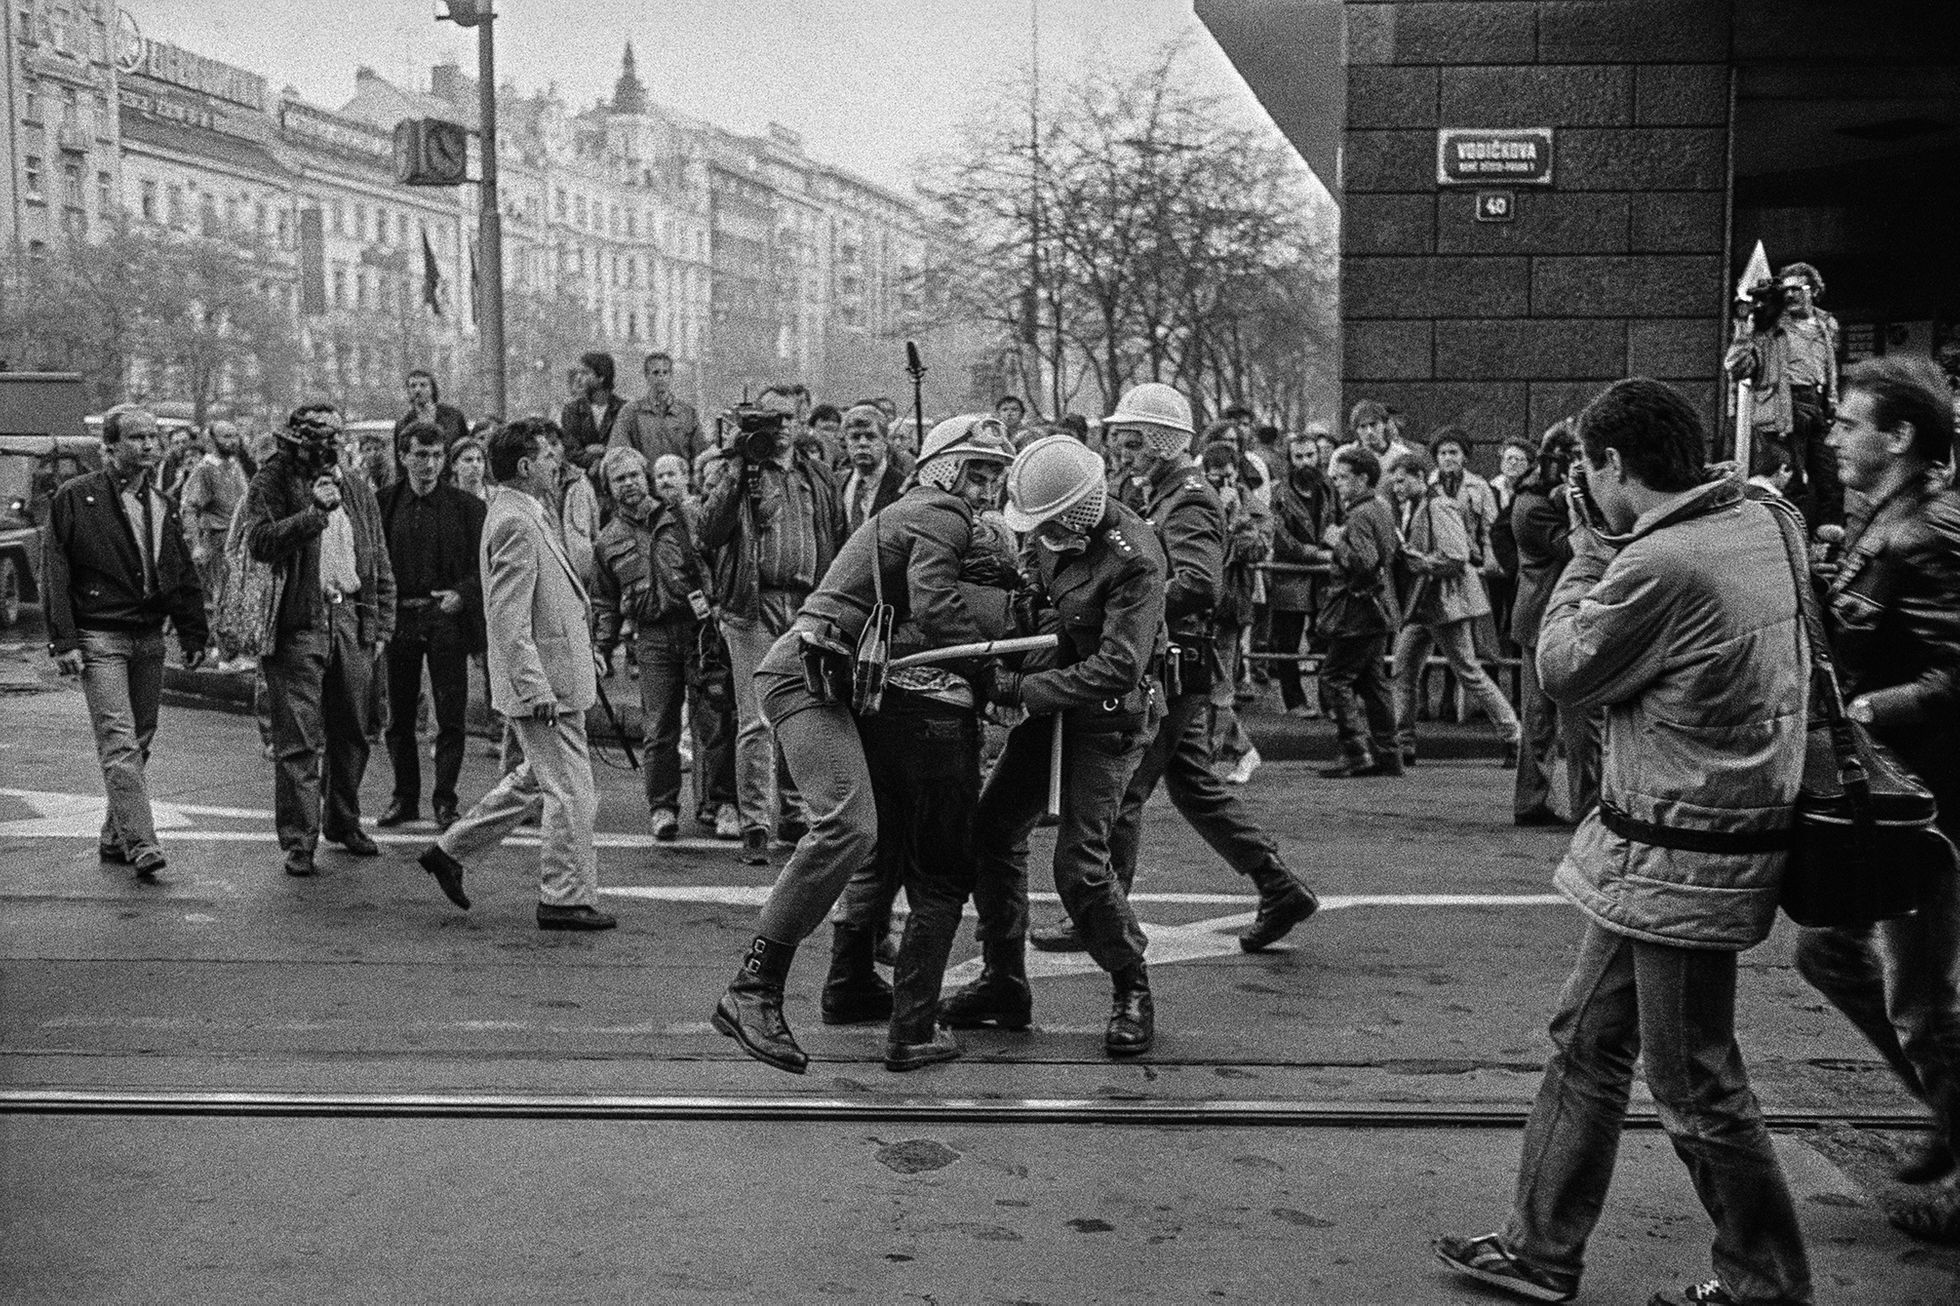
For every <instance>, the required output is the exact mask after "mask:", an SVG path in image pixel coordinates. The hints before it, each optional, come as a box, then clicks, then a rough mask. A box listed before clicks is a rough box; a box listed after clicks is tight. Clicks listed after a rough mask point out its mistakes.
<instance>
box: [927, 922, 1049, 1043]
mask: <svg viewBox="0 0 1960 1306" xmlns="http://www.w3.org/2000/svg"><path fill="white" fill-rule="evenodd" d="M980 955H981V957H982V958H983V959H984V965H983V966H982V967H981V970H980V977H979V978H978V979H976V980H974V981H973V982H972V983H971V984H968V985H966V986H965V987H963V988H961V989H960V991H959V992H957V993H955V994H954V995H953V996H952V997H950V998H947V999H946V1000H945V1001H944V1002H942V1003H940V1004H939V1021H940V1023H941V1024H942V1025H946V1026H949V1027H950V1028H952V1029H979V1028H980V1027H981V1026H983V1025H994V1026H998V1027H999V1028H1001V1029H1017V1030H1018V1029H1026V1028H1027V1027H1028V1026H1029V1025H1030V1024H1031V1023H1033V1020H1034V994H1032V993H1031V992H1029V991H1028V954H1027V943H1026V941H1025V940H1022V939H1010V940H1008V941H1006V942H1004V943H983V944H981V945H980Z"/></svg>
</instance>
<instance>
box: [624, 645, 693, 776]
mask: <svg viewBox="0 0 1960 1306" xmlns="http://www.w3.org/2000/svg"><path fill="white" fill-rule="evenodd" d="M697 629H699V625H698V623H697V622H695V621H694V620H692V619H691V618H690V619H689V620H686V621H661V622H652V621H650V622H647V623H646V624H645V625H643V626H641V627H640V632H639V637H638V640H637V643H636V647H635V654H636V657H637V659H638V661H639V664H640V739H641V743H642V745H643V747H642V750H641V751H642V756H641V757H640V774H641V777H642V778H643V779H644V780H645V781H646V787H647V811H648V812H656V811H659V810H660V809H661V808H663V807H664V808H667V809H668V810H670V811H674V812H678V811H680V807H681V704H682V703H684V702H685V701H686V699H687V663H688V659H689V658H691V657H693V656H694V638H695V632H696V630H697ZM701 764H702V762H701V759H699V758H698V757H697V759H696V761H695V765H696V766H699V765H701Z"/></svg>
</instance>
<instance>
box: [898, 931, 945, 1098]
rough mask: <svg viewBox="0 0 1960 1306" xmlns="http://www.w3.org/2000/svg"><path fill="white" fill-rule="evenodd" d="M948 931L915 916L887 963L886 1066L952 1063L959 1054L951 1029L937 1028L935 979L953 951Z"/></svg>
mask: <svg viewBox="0 0 1960 1306" xmlns="http://www.w3.org/2000/svg"><path fill="white" fill-rule="evenodd" d="M952 946H953V936H952V932H951V931H950V930H937V929H931V928H929V927H928V928H921V927H920V925H919V923H918V917H916V916H915V917H913V918H912V920H911V922H910V923H908V924H907V925H906V927H905V938H904V939H903V941H901V942H900V943H899V945H898V961H897V964H896V965H894V966H893V967H892V1027H891V1037H890V1039H889V1041H887V1042H886V1044H885V1069H887V1070H917V1069H918V1068H919V1067H920V1066H930V1065H933V1064H935V1063H937V1062H941V1061H951V1060H953V1059H954V1058H955V1057H957V1056H959V1054H960V1052H961V1048H960V1043H959V1040H958V1039H956V1038H954V1037H953V1032H952V1031H951V1030H945V1029H941V1028H939V982H940V980H941V979H943V978H944V977H945V974H946V954H947V953H948V952H950V951H951V950H952Z"/></svg>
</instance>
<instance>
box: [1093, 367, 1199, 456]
mask: <svg viewBox="0 0 1960 1306" xmlns="http://www.w3.org/2000/svg"><path fill="white" fill-rule="evenodd" d="M1103 425H1104V427H1105V429H1107V428H1111V427H1119V426H1139V427H1142V428H1143V430H1142V434H1143V442H1144V445H1145V446H1146V447H1147V448H1149V450H1150V451H1151V452H1152V453H1154V454H1156V455H1157V456H1158V457H1159V458H1170V457H1174V456H1175V455H1177V454H1181V453H1186V452H1188V451H1189V450H1190V448H1191V437H1192V436H1193V435H1195V434H1196V433H1197V432H1196V430H1195V429H1194V428H1193V427H1192V425H1191V405H1190V403H1189V402H1187V401H1186V400H1185V398H1184V396H1183V395H1181V394H1179V393H1178V392H1177V391H1176V390H1175V389H1174V388H1172V387H1171V386H1168V385H1165V384H1164V383H1163V382H1162V381H1145V382H1144V383H1143V384H1142V385H1133V386H1131V387H1130V388H1129V389H1128V390H1127V391H1125V392H1124V394H1123V398H1122V399H1121V400H1120V401H1118V403H1117V405H1116V411H1115V412H1113V413H1111V414H1110V415H1109V417H1108V418H1107V419H1106V420H1105V421H1104V423H1103Z"/></svg>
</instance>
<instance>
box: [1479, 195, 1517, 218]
mask: <svg viewBox="0 0 1960 1306" xmlns="http://www.w3.org/2000/svg"><path fill="white" fill-rule="evenodd" d="M1517 215H1518V197H1517V196H1516V195H1513V194H1512V193H1511V192H1510V191H1508V190H1480V191H1478V192H1477V221H1479V222H1509V221H1511V220H1512V219H1513V218H1515V217H1517Z"/></svg>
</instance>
